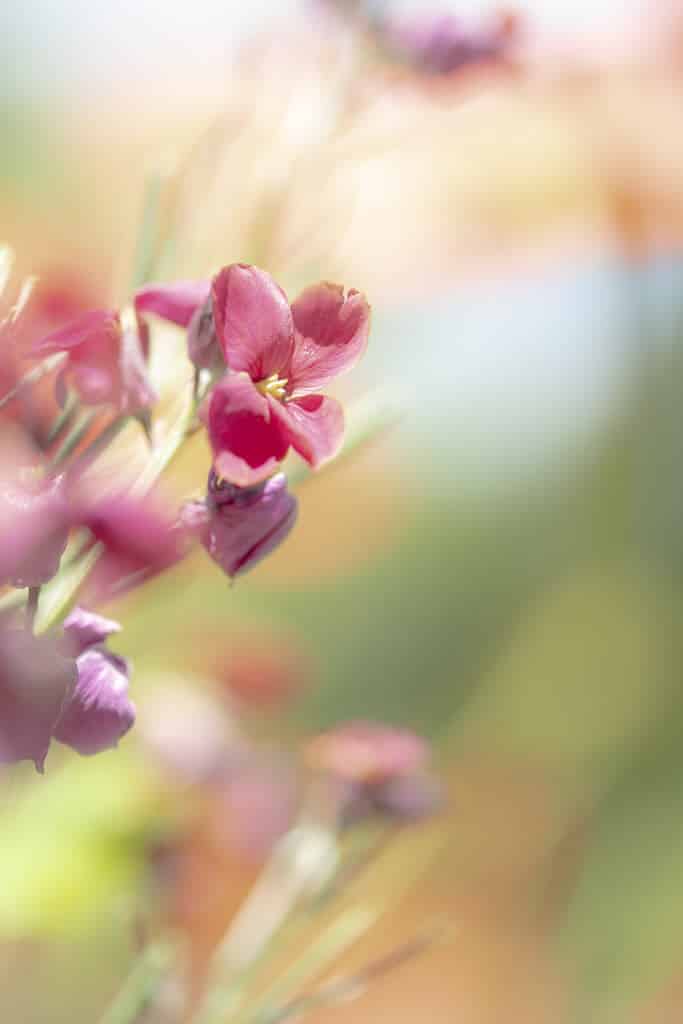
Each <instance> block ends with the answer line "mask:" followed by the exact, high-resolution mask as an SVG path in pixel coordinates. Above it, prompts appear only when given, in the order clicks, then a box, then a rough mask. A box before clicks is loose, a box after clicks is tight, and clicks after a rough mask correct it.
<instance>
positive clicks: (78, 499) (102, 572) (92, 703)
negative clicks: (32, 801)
mask: <svg viewBox="0 0 683 1024" xmlns="http://www.w3.org/2000/svg"><path fill="white" fill-rule="evenodd" d="M150 314H154V315H156V316H158V317H161V318H163V319H165V320H168V321H171V322H172V323H174V324H177V325H179V326H181V327H184V328H186V329H187V344H188V355H189V358H190V361H191V362H192V363H193V364H194V367H195V374H196V381H197V384H198V387H199V388H200V389H201V390H202V391H203V396H202V401H201V403H200V407H199V409H198V414H199V417H200V420H201V421H202V422H203V424H204V425H205V427H206V430H207V433H208V439H209V442H210V445H211V449H212V452H213V465H212V467H211V468H210V471H209V476H208V486H207V493H206V496H205V498H204V499H203V500H201V501H191V502H188V503H186V504H185V505H184V507H183V508H182V509H181V510H180V511H179V512H178V511H177V510H174V511H173V513H169V510H168V509H167V508H166V507H165V506H164V505H163V503H161V502H160V500H159V497H158V496H156V497H155V496H154V495H152V494H146V495H143V496H142V497H140V496H133V494H131V493H129V492H126V491H125V490H119V491H116V490H115V491H114V492H113V493H108V494H106V495H105V494H97V493H93V491H92V484H88V482H87V480H86V479H84V477H83V473H82V469H83V468H84V467H85V466H87V465H89V464H90V462H91V461H92V459H93V458H96V456H97V454H98V453H99V450H100V449H99V448H98V444H99V443H101V442H102V439H103V438H104V437H105V436H106V431H107V430H109V429H110V428H111V425H112V423H113V424H114V425H115V424H116V423H117V422H118V421H119V420H120V419H122V418H124V417H130V416H133V417H136V418H139V419H141V421H142V422H143V424H145V426H146V428H148V425H149V422H150V419H151V416H152V414H153V408H154V404H155V402H156V400H157V395H156V391H155V389H154V387H153V385H152V383H151V381H150V378H149V373H148V355H149V346H150V333H151V325H150V322H149V320H148V317H149V315H150ZM369 317H370V310H369V306H368V304H367V302H366V300H365V298H364V297H363V296H362V295H361V294H360V293H358V292H355V291H350V292H348V294H347V293H345V292H344V289H343V288H341V287H339V286H337V285H332V284H329V283H325V282H323V283H321V284H318V285H314V286H312V287H310V288H308V289H306V290H305V291H304V292H303V293H302V294H301V295H300V296H299V298H297V299H296V300H295V302H293V303H292V304H291V305H290V304H289V302H288V301H287V298H286V296H285V294H284V292H283V291H282V289H281V288H280V287H279V286H278V285H277V284H276V283H275V281H273V280H272V278H271V277H270V276H269V275H268V274H267V273H265V272H264V271H262V270H259V269H258V268H256V267H252V266H246V265H242V264H233V265H231V266H228V267H225V268H223V269H222V270H221V271H220V272H219V273H218V274H216V276H215V277H214V278H213V280H212V281H210V282H179V283H175V284H159V285H149V286H147V287H145V288H143V289H141V290H140V291H138V293H137V294H136V295H135V298H134V303H133V310H127V311H121V312H119V311H117V310H111V309H106V310H105V309H102V310H94V311H92V312H89V313H86V314H84V315H82V316H80V317H78V318H77V319H76V320H75V321H73V322H71V323H69V324H67V325H66V326H61V327H59V329H58V330H56V331H53V332H52V333H50V334H49V335H48V336H47V337H44V338H40V339H37V340H35V341H34V342H33V343H32V344H31V347H30V354H31V356H32V357H33V358H34V359H39V360H45V359H54V360H56V362H57V364H58V365H56V367H55V369H54V374H55V396H56V399H57V403H58V405H59V406H62V407H63V408H64V413H63V414H62V416H61V419H63V421H64V423H65V424H68V422H69V417H68V416H67V411H68V410H70V409H72V408H73V407H75V408H77V409H80V408H81V407H84V406H86V407H90V406H94V407H96V408H98V409H99V408H100V407H106V408H107V409H108V410H109V413H110V419H109V423H108V424H107V427H105V429H104V431H103V432H102V433H101V435H98V436H96V437H95V438H94V440H92V441H91V442H90V444H87V440H83V439H81V440H83V444H84V446H85V447H84V448H83V446H81V448H80V449H79V447H78V445H76V444H74V445H73V446H72V447H71V448H69V446H68V444H67V442H64V444H63V445H62V447H61V448H60V449H58V451H57V454H56V456H55V454H54V453H53V452H52V451H51V450H50V445H51V444H52V445H53V446H54V445H55V444H57V443H58V442H59V440H60V437H59V428H58V427H57V428H56V429H55V430H54V431H53V432H52V436H51V437H50V438H49V439H48V441H47V443H46V444H45V445H44V446H43V447H44V450H43V451H40V450H37V451H36V450H35V448H32V447H29V445H28V443H27V442H26V439H24V440H22V441H21V443H19V444H17V445H16V446H15V449H14V450H13V452H12V457H11V458H7V459H3V468H2V470H1V471H0V585H5V586H11V587H15V588H29V599H28V614H26V613H25V612H24V610H23V609H21V608H20V609H19V610H18V611H17V609H16V604H15V603H12V602H9V603H7V604H6V605H5V606H4V610H1V609H0V658H1V661H2V667H1V669H0V762H10V761H17V760H21V759H24V758H28V759H32V760H33V761H34V762H35V763H36V766H38V767H40V768H42V764H43V761H44V759H45V756H46V754H47V750H48V747H49V745H50V742H51V740H52V739H56V740H58V741H60V742H64V743H67V744H69V745H70V746H72V747H73V748H74V749H76V750H78V751H79V752H80V753H83V754H92V753H97V752H98V751H100V750H103V749H106V748H107V747H111V746H114V745H115V744H116V743H117V742H118V740H119V739H120V737H121V736H122V735H123V734H124V733H125V732H126V731H127V730H128V729H129V728H130V727H131V725H132V723H133V721H134V716H135V712H134V707H133V705H132V704H131V702H130V700H129V698H128V692H127V691H128V678H129V674H130V667H129V665H128V663H127V662H126V661H125V660H124V659H122V658H120V657H119V656H118V655H115V654H113V653H112V652H110V651H108V650H106V648H105V646H104V641H105V640H106V637H107V636H108V635H109V634H111V633H112V632H116V631H117V630H118V626H117V624H116V623H113V622H111V621H110V620H106V619H103V618H102V617H101V616H98V615H96V614H94V613H93V612H88V611H85V610H84V609H82V608H78V609H75V610H74V611H73V612H72V613H71V615H69V616H68V617H67V618H66V619H65V620H64V621H63V623H62V624H61V627H57V629H56V632H51V633H48V634H46V635H41V636H36V635H34V633H33V628H32V627H33V619H34V615H35V611H36V605H37V604H38V603H39V601H40V588H41V587H42V586H43V585H44V584H46V583H48V582H49V581H50V580H51V579H52V578H53V577H54V576H55V575H56V574H57V573H58V572H59V569H60V563H61V561H62V558H63V555H64V552H65V550H66V546H67V542H68V540H69V538H70V537H73V536H74V534H75V532H76V531H78V534H79V537H80V538H81V545H80V547H79V549H78V551H77V553H76V555H75V556H74V557H75V558H76V559H77V558H79V557H85V556H88V555H92V556H94V558H93V561H94V568H93V570H92V572H91V574H90V578H89V583H88V590H87V594H88V596H89V597H91V598H92V599H93V600H98V599H100V598H101V597H106V596H107V595H109V594H110V593H112V592H120V591H121V590H122V589H124V588H125V587H126V586H132V585H136V584H137V583H139V582H141V581H143V580H145V579H147V578H149V577H150V576H151V575H153V574H155V573H157V572H160V571H161V570H163V569H165V568H168V567H169V566H171V565H173V564H175V563H176V562H177V561H179V559H181V558H182V557H183V556H184V554H185V553H186V552H187V551H188V549H189V547H190V544H191V541H192V539H193V538H194V537H196V538H198V539H199V540H200V542H201V543H202V544H203V545H204V547H205V548H206V550H207V551H208V553H209V554H210V556H211V557H212V558H213V560H214V561H215V562H216V563H217V564H218V565H219V566H220V567H221V568H222V569H223V570H224V571H225V572H226V573H227V574H228V575H229V576H237V575H239V574H241V573H244V572H246V571H247V570H249V569H250V568H252V567H253V566H254V565H256V563H257V562H258V561H260V560H261V559H262V558H263V557H264V556H265V555H267V554H268V553H269V552H270V551H272V550H273V549H274V548H275V547H276V546H277V545H278V544H280V543H281V542H282V541H283V540H284V539H285V537H286V536H287V535H288V533H289V532H290V530H291V529H292V527H293V525H294V522H295V520H296V514H297V504H296V499H295V498H294V496H293V495H291V494H290V493H289V491H288V489H287V481H286V477H285V476H284V474H283V473H282V472H280V463H281V462H282V460H283V459H284V458H285V456H286V455H287V454H288V452H289V450H290V449H294V450H295V451H296V452H298V453H299V454H300V455H301V456H302V457H303V458H304V459H305V460H306V462H307V463H308V464H309V465H310V466H311V467H313V468H316V467H318V466H320V465H321V464H322V463H324V462H325V461H327V460H328V459H330V458H332V457H333V456H334V455H335V454H336V453H337V451H338V450H339V448H340V446H341V444H342V441H343V432H344V418H343V410H342V408H341V406H340V404H339V403H338V402H337V401H336V400H335V399H333V398H330V397H328V396H325V395H323V394H321V389H322V388H323V387H324V386H325V385H326V384H327V383H328V382H329V381H330V380H331V379H332V378H334V377H335V376H337V375H338V374H339V373H342V372H343V371H345V370H348V369H350V368H351V367H352V366H353V365H354V364H355V363H356V361H357V360H358V359H359V357H360V356H361V355H362V353H363V351H364V349H365V346H366V343H367V337H368V328H369ZM11 397H12V396H11V395H10V396H4V398H3V396H0V403H1V404H0V408H4V407H5V406H6V405H7V402H8V399H11ZM10 404H11V403H10ZM112 416H113V419H112V418H111V417H112ZM58 420H59V416H58ZM60 422H61V421H60ZM67 441H68V439H67ZM64 445H66V448H65V447H64ZM65 450H66V453H67V457H64V451H65ZM27 453H28V454H27ZM83 538H85V539H83Z"/></svg>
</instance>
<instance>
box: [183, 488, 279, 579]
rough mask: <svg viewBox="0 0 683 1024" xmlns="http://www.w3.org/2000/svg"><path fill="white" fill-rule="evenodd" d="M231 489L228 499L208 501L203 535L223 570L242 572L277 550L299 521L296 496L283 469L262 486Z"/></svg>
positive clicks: (233, 572)
mask: <svg viewBox="0 0 683 1024" xmlns="http://www.w3.org/2000/svg"><path fill="white" fill-rule="evenodd" d="M226 486H227V487H230V485H229V484H228V485H226ZM232 490H233V491H234V492H236V493H235V495H234V497H233V499H232V500H231V501H229V502H224V503H221V504H215V503H213V502H211V501H210V500H208V501H207V507H208V509H209V516H210V518H209V522H208V525H207V526H206V527H205V528H204V529H203V531H202V532H201V534H200V537H201V540H202V543H203V544H204V547H205V548H206V550H207V551H208V553H209V554H210V555H211V557H212V558H213V560H214V561H215V562H217V564H218V565H220V566H221V568H222V569H223V570H224V572H226V573H227V574H228V576H239V575H241V574H242V573H245V572H247V571H248V570H249V569H252V568H253V567H254V566H255V565H256V564H257V563H258V562H260V561H261V559H263V558H265V557H266V555H268V554H270V552H271V551H274V550H275V548H276V547H278V546H279V545H280V544H281V543H282V541H283V540H284V539H285V537H286V536H287V535H288V534H289V532H290V530H291V529H292V527H293V526H294V523H295V522H296V517H297V500H296V498H295V497H294V495H292V494H290V493H289V491H288V490H287V478H286V477H285V475H284V473H278V474H277V476H274V477H272V478H271V479H270V480H268V481H267V482H266V483H265V484H264V485H263V486H262V487H258V488H251V489H249V490H247V491H241V492H240V491H239V489H238V488H232Z"/></svg>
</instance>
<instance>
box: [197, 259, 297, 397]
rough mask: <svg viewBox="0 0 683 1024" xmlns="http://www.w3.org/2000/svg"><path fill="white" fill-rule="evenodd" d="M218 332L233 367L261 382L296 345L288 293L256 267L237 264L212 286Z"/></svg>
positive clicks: (277, 370) (283, 365)
mask: <svg viewBox="0 0 683 1024" xmlns="http://www.w3.org/2000/svg"><path fill="white" fill-rule="evenodd" d="M212 295H213V315H214V320H215V323H216V334H217V336H218V340H219V342H220V344H221V346H222V348H223V354H224V356H225V361H226V363H227V364H228V366H229V367H230V369H231V370H235V371H238V372H239V371H244V372H246V373H248V374H249V376H250V377H251V379H252V380H254V381H260V380H264V379H266V378H267V377H270V376H271V375H272V374H281V373H282V372H283V371H284V370H285V369H286V368H287V367H288V366H289V362H290V358H291V356H292V351H293V345H294V331H293V325H292V314H291V311H290V308H289V303H288V302H287V296H286V295H285V293H284V292H283V291H282V289H281V288H280V286H279V285H277V284H276V283H275V281H273V279H272V277H271V276H270V275H269V274H266V273H265V271H263V270H259V269H258V267H251V266H247V265H245V264H242V263H233V264H232V265H231V266H229V267H224V268H223V270H221V271H220V273H218V274H217V275H216V277H215V278H214V280H213V286H212Z"/></svg>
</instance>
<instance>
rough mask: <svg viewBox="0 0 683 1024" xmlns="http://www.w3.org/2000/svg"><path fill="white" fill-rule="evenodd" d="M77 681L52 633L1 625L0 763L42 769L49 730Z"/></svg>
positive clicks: (50, 733)
mask: <svg viewBox="0 0 683 1024" xmlns="http://www.w3.org/2000/svg"><path fill="white" fill-rule="evenodd" d="M76 682H77V669H76V664H75V662H74V661H73V659H69V658H67V657H65V656H64V655H63V653H62V652H61V651H60V649H59V646H58V644H57V643H56V641H54V640H53V639H52V638H51V637H36V636H33V635H32V634H31V633H30V632H29V631H28V630H23V629H14V628H6V627H1V628H0V763H1V764H7V763H11V762H14V761H23V760H30V761H33V762H34V764H35V766H36V768H37V769H38V771H39V772H42V771H43V765H44V762H45V757H46V755H47V752H48V749H49V746H50V741H51V739H52V736H53V733H54V729H55V726H56V723H57V720H58V719H59V716H60V714H61V712H62V708H63V706H64V705H65V702H66V701H67V700H68V699H69V697H70V695H71V694H72V692H73V689H74V687H75V686H76Z"/></svg>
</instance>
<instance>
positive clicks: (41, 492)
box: [0, 466, 70, 587]
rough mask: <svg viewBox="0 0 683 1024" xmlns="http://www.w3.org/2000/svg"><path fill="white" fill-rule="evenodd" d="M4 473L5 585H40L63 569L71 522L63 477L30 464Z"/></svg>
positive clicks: (1, 574)
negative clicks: (47, 474) (48, 473)
mask: <svg viewBox="0 0 683 1024" xmlns="http://www.w3.org/2000/svg"><path fill="white" fill-rule="evenodd" d="M3 468H4V473H3V476H2V477H0V584H4V583H10V584H11V585H12V586H14V587H38V586H40V585H41V584H43V583H46V582H47V581H48V580H49V579H51V578H52V577H53V576H54V575H55V573H56V572H57V570H58V568H59V562H60V559H61V557H62V554H63V553H64V548H65V547H66V542H67V537H68V533H69V525H70V512H69V504H68V501H67V499H66V496H65V492H64V481H63V478H62V477H55V478H52V479H51V478H49V477H44V476H41V475H40V470H39V469H33V468H31V467H29V466H26V467H24V468H23V469H22V468H20V467H18V466H17V467H7V466H5V467H3Z"/></svg>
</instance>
